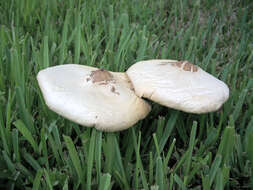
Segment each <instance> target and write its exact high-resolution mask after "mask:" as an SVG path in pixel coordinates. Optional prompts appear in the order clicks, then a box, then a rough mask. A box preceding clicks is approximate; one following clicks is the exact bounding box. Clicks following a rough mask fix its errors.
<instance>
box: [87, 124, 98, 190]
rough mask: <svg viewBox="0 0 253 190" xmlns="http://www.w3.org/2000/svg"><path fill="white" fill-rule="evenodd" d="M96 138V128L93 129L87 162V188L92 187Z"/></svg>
mask: <svg viewBox="0 0 253 190" xmlns="http://www.w3.org/2000/svg"><path fill="white" fill-rule="evenodd" d="M95 138H96V129H94V128H93V129H92V134H91V139H90V146H89V156H88V162H87V165H88V167H87V189H89V190H90V189H91V178H92V167H93V160H94V150H95Z"/></svg>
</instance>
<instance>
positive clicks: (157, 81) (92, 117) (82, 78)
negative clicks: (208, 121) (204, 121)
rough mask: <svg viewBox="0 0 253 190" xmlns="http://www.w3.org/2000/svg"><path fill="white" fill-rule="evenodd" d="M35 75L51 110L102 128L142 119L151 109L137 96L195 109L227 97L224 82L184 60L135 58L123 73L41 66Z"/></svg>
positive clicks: (210, 108)
mask: <svg viewBox="0 0 253 190" xmlns="http://www.w3.org/2000/svg"><path fill="white" fill-rule="evenodd" d="M37 79H38V82H39V86H40V88H41V91H42V94H43V96H44V99H45V102H46V104H47V105H48V107H49V108H50V109H51V110H53V111H55V112H56V113H58V114H59V115H62V116H63V117H65V118H67V119H69V120H71V121H74V122H76V123H78V124H80V125H83V126H87V127H93V126H94V127H95V128H97V129H98V130H103V131H119V130H123V129H127V128H129V127H131V126H133V125H134V124H135V123H137V122H138V121H139V120H141V119H143V118H145V117H146V116H147V114H148V113H149V112H150V110H151V108H150V105H149V104H148V103H147V102H146V101H145V100H143V99H142V98H141V97H145V98H147V99H150V100H153V101H155V102H157V103H159V104H161V105H164V106H167V107H170V108H174V109H178V110H181V111H185V112H190V113H198V114H200V113H207V112H213V111H216V110H218V109H219V108H220V107H221V106H222V104H223V103H224V102H225V101H226V100H227V99H228V97H229V89H228V87H227V85H226V84H225V83H223V82H222V81H220V80H218V79H217V78H215V77H213V76H212V75H210V74H208V73H207V72H205V71H203V70H202V69H201V68H199V67H198V66H195V65H193V64H191V63H189V62H188V61H177V60H147V61H140V62H137V63H136V64H134V65H132V66H131V67H130V68H129V69H128V70H127V72H126V73H120V72H110V71H107V70H104V69H98V68H94V67H89V66H83V65H73V64H67V65H60V66H54V67H50V68H47V69H44V70H42V71H40V72H39V73H38V75H37Z"/></svg>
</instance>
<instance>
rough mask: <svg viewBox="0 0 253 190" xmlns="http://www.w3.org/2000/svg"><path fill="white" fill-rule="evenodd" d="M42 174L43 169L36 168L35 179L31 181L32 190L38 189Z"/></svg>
mask: <svg viewBox="0 0 253 190" xmlns="http://www.w3.org/2000/svg"><path fill="white" fill-rule="evenodd" d="M42 175H43V170H38V171H37V173H36V176H35V179H34V181H33V187H32V189H33V190H39V187H40V180H41V177H42Z"/></svg>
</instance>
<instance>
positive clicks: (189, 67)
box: [171, 61, 198, 72]
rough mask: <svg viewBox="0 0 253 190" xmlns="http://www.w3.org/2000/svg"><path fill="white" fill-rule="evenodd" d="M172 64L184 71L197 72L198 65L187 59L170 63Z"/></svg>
mask: <svg viewBox="0 0 253 190" xmlns="http://www.w3.org/2000/svg"><path fill="white" fill-rule="evenodd" d="M171 64H172V65H173V66H177V67H179V68H182V67H183V68H182V69H183V70H185V71H190V72H197V71H198V67H197V66H195V65H193V64H192V63H190V62H189V61H178V62H176V63H171Z"/></svg>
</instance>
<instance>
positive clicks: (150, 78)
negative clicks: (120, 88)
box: [127, 59, 229, 114]
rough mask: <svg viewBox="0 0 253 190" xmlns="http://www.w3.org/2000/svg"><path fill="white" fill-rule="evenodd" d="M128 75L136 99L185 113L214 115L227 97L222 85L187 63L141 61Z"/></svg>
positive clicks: (223, 84)
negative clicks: (142, 98) (140, 98)
mask: <svg viewBox="0 0 253 190" xmlns="http://www.w3.org/2000/svg"><path fill="white" fill-rule="evenodd" d="M127 75H128V77H129V79H130V80H131V81H132V84H133V86H134V90H135V93H136V95H138V96H139V97H145V98H148V99H150V100H153V101H155V102H157V103H159V104H161V105H164V106H167V107H170V108H174V109H178V110H181V111H185V112H190V113H198V114H200V113H207V112H213V111H216V110H218V109H219V108H220V107H221V106H222V104H223V103H224V102H225V101H226V100H227V99H228V97H229V89H228V87H227V85H226V84H225V83H224V82H222V81H220V80H218V79H217V78H215V77H214V76H212V75H210V74H209V73H207V72H205V71H203V70H202V69H201V68H200V67H198V66H196V65H193V64H192V63H190V62H188V61H177V60H159V59H158V60H147V61H140V62H137V63H136V64H134V65H132V66H131V67H130V68H129V69H128V70H127Z"/></svg>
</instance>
